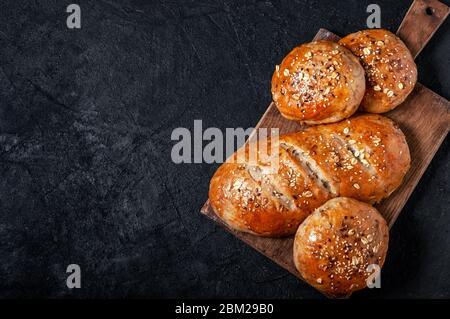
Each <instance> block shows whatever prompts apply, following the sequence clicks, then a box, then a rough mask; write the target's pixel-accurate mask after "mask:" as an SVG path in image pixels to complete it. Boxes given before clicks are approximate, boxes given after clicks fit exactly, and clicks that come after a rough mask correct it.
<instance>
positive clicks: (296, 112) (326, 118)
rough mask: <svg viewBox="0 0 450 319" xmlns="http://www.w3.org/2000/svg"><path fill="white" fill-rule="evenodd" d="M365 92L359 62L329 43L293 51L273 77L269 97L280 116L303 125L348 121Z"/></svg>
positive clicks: (310, 45)
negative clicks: (270, 96) (345, 119)
mask: <svg viewBox="0 0 450 319" xmlns="http://www.w3.org/2000/svg"><path fill="white" fill-rule="evenodd" d="M364 90H365V79H364V69H363V68H362V66H361V65H360V63H359V62H358V59H357V58H356V57H355V56H354V55H353V54H352V53H351V52H350V51H349V50H347V49H346V48H344V47H343V46H341V45H339V44H337V43H334V42H330V41H317V42H311V43H306V44H303V45H300V46H298V47H296V48H294V49H293V50H292V51H291V52H290V53H289V54H288V55H287V56H286V57H285V58H284V60H283V61H282V62H281V64H280V65H279V66H278V65H277V66H276V69H275V72H274V74H273V77H272V97H273V101H274V102H275V105H276V106H277V108H278V110H279V111H280V113H281V114H282V115H283V116H284V117H286V118H288V119H292V120H296V121H300V122H303V123H305V124H321V123H332V122H337V121H340V120H342V119H344V118H348V117H349V116H351V115H352V114H353V113H354V112H355V111H356V110H357V109H358V106H359V104H360V102H361V99H362V97H363V95H364Z"/></svg>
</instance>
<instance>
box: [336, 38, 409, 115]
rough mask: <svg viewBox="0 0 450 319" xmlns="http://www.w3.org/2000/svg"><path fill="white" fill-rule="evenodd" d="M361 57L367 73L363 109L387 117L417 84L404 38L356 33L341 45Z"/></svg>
mask: <svg viewBox="0 0 450 319" xmlns="http://www.w3.org/2000/svg"><path fill="white" fill-rule="evenodd" d="M339 43H340V44H342V45H344V46H345V47H347V48H348V49H350V50H351V51H352V52H353V53H354V54H355V55H356V56H358V57H359V59H360V61H361V63H362V65H363V67H364V69H365V71H366V81H367V83H366V93H365V95H364V98H363V100H362V103H361V109H362V110H364V111H366V112H371V113H384V112H387V111H390V110H392V109H394V108H395V107H396V106H398V105H399V104H400V103H402V102H403V101H404V100H405V99H406V97H407V96H408V95H409V94H410V93H411V91H412V90H413V89H414V86H415V85H416V82H417V67H416V64H415V63H414V58H413V57H412V55H411V52H409V50H408V48H407V47H406V45H405V44H404V43H403V41H402V40H400V38H398V37H397V36H396V35H394V34H392V33H391V32H389V31H387V30H383V29H370V30H364V31H359V32H356V33H352V34H350V35H348V36H346V37H344V38H342V39H341V40H340V41H339Z"/></svg>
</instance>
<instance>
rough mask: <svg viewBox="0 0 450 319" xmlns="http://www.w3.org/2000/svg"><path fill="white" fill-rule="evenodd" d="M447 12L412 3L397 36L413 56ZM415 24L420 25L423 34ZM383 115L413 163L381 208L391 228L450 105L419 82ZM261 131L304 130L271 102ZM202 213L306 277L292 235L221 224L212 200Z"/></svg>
mask: <svg viewBox="0 0 450 319" xmlns="http://www.w3.org/2000/svg"><path fill="white" fill-rule="evenodd" d="M430 13H431V14H430ZM448 13H449V8H448V7H447V6H445V5H444V4H442V3H440V2H438V1H435V0H416V1H414V2H413V4H412V6H411V8H410V9H409V11H408V13H407V14H406V17H405V19H404V20H403V22H402V24H401V25H400V28H399V30H398V32H397V35H398V36H400V37H401V38H402V39H403V40H404V42H405V43H406V44H407V45H408V47H409V48H410V50H411V52H412V54H413V56H414V57H415V56H417V54H418V53H419V52H420V51H421V50H422V48H423V47H424V46H425V45H426V43H427V42H428V40H429V39H430V38H431V36H432V35H433V34H434V32H435V31H436V29H437V28H438V27H439V26H440V24H441V23H442V22H443V21H444V20H445V18H446V17H447V15H448ZM416 26H420V30H421V31H420V30H418V29H417V27H416ZM418 31H420V32H418ZM320 39H323V40H330V41H338V40H339V37H338V36H337V35H335V34H333V33H331V32H330V31H327V30H325V29H320V30H319V32H318V33H317V35H316V36H315V37H314V40H320ZM383 115H385V116H387V117H389V118H391V119H393V120H394V121H395V122H397V123H398V124H399V125H400V127H401V129H402V131H403V132H404V133H405V135H406V139H407V142H408V145H409V148H410V152H411V159H412V162H411V169H410V170H409V172H408V174H407V175H406V177H405V180H404V182H403V184H402V185H401V186H400V187H399V188H398V189H397V190H396V191H395V192H394V193H393V194H392V195H391V196H390V197H389V198H387V199H386V200H384V201H383V202H381V203H380V204H378V205H376V207H377V209H378V210H379V211H380V212H381V214H382V215H383V216H384V217H385V218H386V220H387V222H388V224H389V226H390V227H391V226H392V225H393V224H394V222H395V220H396V219H397V217H398V215H399V214H400V212H401V211H402V208H403V207H404V205H405V204H406V202H407V200H408V198H409V196H410V195H411V193H412V192H413V190H414V188H415V187H416V186H417V184H418V183H419V180H420V178H421V177H422V175H423V173H424V172H425V170H426V168H427V167H428V165H429V164H430V162H431V160H432V159H433V156H434V155H435V153H436V151H437V150H438V149H439V146H440V145H441V143H442V141H443V140H444V138H445V137H446V136H447V133H448V131H449V128H450V103H449V101H447V100H446V99H444V98H443V97H441V96H439V95H438V94H436V93H434V92H433V91H431V90H429V89H427V88H426V87H425V86H423V85H421V84H419V83H418V84H417V85H416V87H415V89H414V91H413V92H412V93H411V94H410V95H409V96H408V98H407V99H406V101H405V102H404V103H403V104H402V105H400V106H398V107H397V108H396V109H395V110H393V111H390V112H388V113H385V114H383ZM258 128H279V130H280V134H284V133H289V132H295V131H299V130H301V129H304V127H303V126H301V125H299V124H298V123H296V122H294V121H290V120H287V119H285V118H284V117H282V116H281V114H280V113H279V112H278V110H277V108H276V106H275V105H274V103H271V104H270V105H269V107H268V109H267V111H266V112H265V113H264V114H263V116H262V118H261V120H260V121H259V122H258V124H257V125H256V129H258ZM251 139H252V137H250V138H249V140H251ZM201 212H202V213H203V214H205V215H206V216H208V217H209V218H211V219H212V220H214V221H216V222H217V223H219V224H221V225H222V226H223V227H225V229H227V230H228V231H230V232H231V233H232V234H234V235H235V236H236V237H238V238H239V239H241V240H242V241H244V242H245V243H247V244H248V245H250V246H251V247H253V248H255V249H256V250H257V251H259V252H261V253H262V254H263V255H265V256H267V257H268V258H270V259H272V260H273V261H274V262H275V263H277V264H278V265H280V266H281V267H283V268H285V269H286V270H288V271H289V272H291V273H292V274H294V275H295V276H297V277H299V278H300V279H302V278H301V276H300V274H299V273H298V272H297V270H296V269H295V266H294V261H293V258H292V245H293V237H288V238H262V237H258V236H254V235H251V234H246V233H242V232H237V231H234V230H232V229H230V228H228V227H227V226H226V225H224V224H223V223H222V222H221V221H220V219H219V218H218V217H217V216H216V215H215V213H214V211H213V209H212V208H211V206H210V205H209V202H208V201H207V202H206V203H205V205H204V206H203V208H202V209H201Z"/></svg>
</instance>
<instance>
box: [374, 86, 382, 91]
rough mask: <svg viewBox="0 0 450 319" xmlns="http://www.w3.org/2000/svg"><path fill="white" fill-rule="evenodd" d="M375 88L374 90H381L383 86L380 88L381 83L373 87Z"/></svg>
mask: <svg viewBox="0 0 450 319" xmlns="http://www.w3.org/2000/svg"><path fill="white" fill-rule="evenodd" d="M373 90H374V91H381V88H380V86H379V85H375V86H374V87H373Z"/></svg>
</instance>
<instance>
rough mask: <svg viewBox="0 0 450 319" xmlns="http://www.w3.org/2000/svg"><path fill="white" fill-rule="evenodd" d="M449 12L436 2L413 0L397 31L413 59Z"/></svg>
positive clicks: (445, 7)
mask: <svg viewBox="0 0 450 319" xmlns="http://www.w3.org/2000/svg"><path fill="white" fill-rule="evenodd" d="M449 12H450V8H449V7H448V6H446V5H445V4H443V3H442V2H439V1H437V0H414V2H413V3H412V5H411V7H410V8H409V10H408V12H407V13H406V15H405V18H404V19H403V22H402V24H401V25H400V27H399V28H398V31H397V35H398V36H399V37H400V38H401V39H402V40H403V41H404V42H405V44H406V46H407V47H408V48H409V50H410V51H411V53H412V55H413V56H414V58H415V57H417V55H418V54H419V53H420V51H422V49H423V48H424V47H425V45H426V44H427V43H428V41H429V40H430V39H431V37H432V36H433V34H434V33H435V32H436V30H437V29H439V27H440V25H441V24H442V22H444V20H445V19H446V18H447V16H448V14H449Z"/></svg>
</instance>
